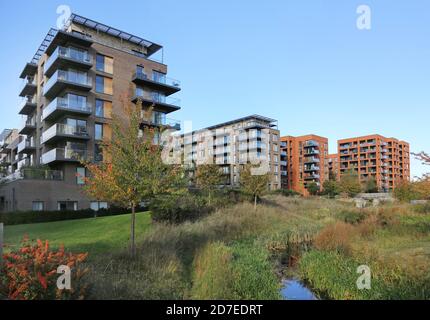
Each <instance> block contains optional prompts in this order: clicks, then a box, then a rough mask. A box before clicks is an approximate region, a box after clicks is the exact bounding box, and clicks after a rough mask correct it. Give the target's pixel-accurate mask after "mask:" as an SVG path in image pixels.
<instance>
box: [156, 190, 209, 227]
mask: <svg viewBox="0 0 430 320" xmlns="http://www.w3.org/2000/svg"><path fill="white" fill-rule="evenodd" d="M149 209H150V211H151V217H152V220H153V221H156V222H167V223H182V222H185V221H189V220H191V221H193V220H196V219H199V218H201V217H204V216H205V215H207V214H208V213H210V212H211V211H213V210H214V207H213V206H209V205H207V201H206V198H204V197H202V196H199V195H196V194H190V193H186V194H181V195H176V194H175V195H164V196H161V197H157V198H155V199H154V200H152V201H151V203H150V205H149Z"/></svg>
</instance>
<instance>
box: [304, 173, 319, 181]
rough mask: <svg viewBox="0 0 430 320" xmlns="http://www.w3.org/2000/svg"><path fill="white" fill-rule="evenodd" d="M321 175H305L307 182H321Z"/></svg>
mask: <svg viewBox="0 0 430 320" xmlns="http://www.w3.org/2000/svg"><path fill="white" fill-rule="evenodd" d="M319 178H320V175H319V174H308V175H305V180H319Z"/></svg>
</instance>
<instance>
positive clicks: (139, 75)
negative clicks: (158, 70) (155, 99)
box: [133, 71, 181, 88]
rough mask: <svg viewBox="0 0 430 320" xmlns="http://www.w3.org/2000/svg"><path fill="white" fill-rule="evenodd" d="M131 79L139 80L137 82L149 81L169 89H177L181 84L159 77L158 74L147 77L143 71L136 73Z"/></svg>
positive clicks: (177, 81)
mask: <svg viewBox="0 0 430 320" xmlns="http://www.w3.org/2000/svg"><path fill="white" fill-rule="evenodd" d="M133 78H136V79H139V80H149V81H153V82H156V83H160V84H165V85H168V86H171V87H176V88H179V87H180V86H181V82H180V81H179V80H176V79H172V78H169V77H166V76H165V75H159V74H155V73H153V74H152V77H150V76H148V75H147V74H146V73H145V72H143V71H136V72H135V73H134V74H133Z"/></svg>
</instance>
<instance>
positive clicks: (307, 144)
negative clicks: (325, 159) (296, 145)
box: [305, 140, 320, 147]
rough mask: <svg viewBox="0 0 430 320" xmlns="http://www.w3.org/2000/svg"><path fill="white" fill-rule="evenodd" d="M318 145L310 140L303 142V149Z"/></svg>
mask: <svg viewBox="0 0 430 320" xmlns="http://www.w3.org/2000/svg"><path fill="white" fill-rule="evenodd" d="M319 145H320V144H319V143H318V142H317V141H314V140H310V141H306V142H305V147H318V146H319Z"/></svg>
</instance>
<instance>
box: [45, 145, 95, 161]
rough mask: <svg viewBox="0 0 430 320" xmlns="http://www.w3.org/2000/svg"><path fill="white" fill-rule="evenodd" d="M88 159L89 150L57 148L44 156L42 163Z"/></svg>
mask: <svg viewBox="0 0 430 320" xmlns="http://www.w3.org/2000/svg"><path fill="white" fill-rule="evenodd" d="M85 159H87V150H84V149H71V148H55V149H52V150H50V151H48V152H46V153H44V154H42V159H41V160H42V163H43V164H48V163H51V162H54V161H80V160H85Z"/></svg>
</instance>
